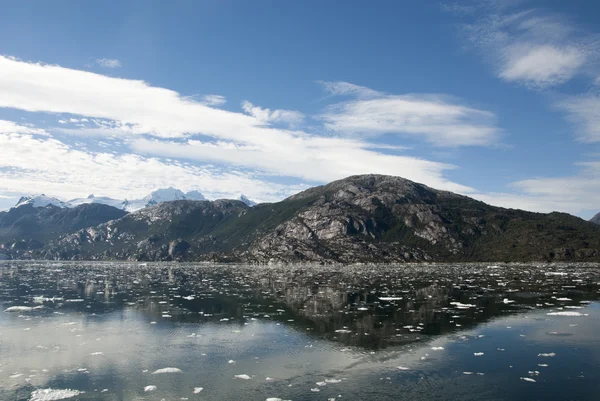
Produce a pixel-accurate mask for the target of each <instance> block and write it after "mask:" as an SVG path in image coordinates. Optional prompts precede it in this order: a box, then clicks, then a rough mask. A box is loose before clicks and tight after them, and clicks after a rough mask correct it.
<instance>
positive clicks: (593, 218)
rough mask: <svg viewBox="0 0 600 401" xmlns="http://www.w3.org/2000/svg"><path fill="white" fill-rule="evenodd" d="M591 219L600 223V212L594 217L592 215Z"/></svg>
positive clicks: (595, 222)
mask: <svg viewBox="0 0 600 401" xmlns="http://www.w3.org/2000/svg"><path fill="white" fill-rule="evenodd" d="M590 221H591V222H592V223H594V224H600V213H598V214H596V215H595V216H594V217H592V218H591V219H590Z"/></svg>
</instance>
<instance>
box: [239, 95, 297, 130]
mask: <svg viewBox="0 0 600 401" xmlns="http://www.w3.org/2000/svg"><path fill="white" fill-rule="evenodd" d="M242 109H243V110H244V111H245V112H246V113H248V114H250V115H251V116H253V117H255V118H256V119H257V120H258V121H260V122H261V123H262V124H270V123H285V124H289V125H292V126H294V125H298V124H300V123H301V122H302V121H303V120H304V114H302V113H300V112H299V111H296V110H271V109H263V108H261V107H259V106H255V105H253V104H252V103H250V102H249V101H247V100H245V101H243V102H242Z"/></svg>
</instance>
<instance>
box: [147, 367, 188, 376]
mask: <svg viewBox="0 0 600 401" xmlns="http://www.w3.org/2000/svg"><path fill="white" fill-rule="evenodd" d="M161 373H182V372H181V369H178V368H162V369H158V370H155V371H154V372H152V374H153V375H158V374H161Z"/></svg>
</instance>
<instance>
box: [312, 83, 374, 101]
mask: <svg viewBox="0 0 600 401" xmlns="http://www.w3.org/2000/svg"><path fill="white" fill-rule="evenodd" d="M317 83H318V84H319V85H321V86H322V87H323V90H324V91H325V92H327V93H329V94H330V95H333V96H346V95H352V96H357V97H367V98H368V97H380V96H382V95H383V93H382V92H378V91H376V90H373V89H370V88H367V87H365V86H360V85H355V84H351V83H349V82H344V81H337V82H328V81H317Z"/></svg>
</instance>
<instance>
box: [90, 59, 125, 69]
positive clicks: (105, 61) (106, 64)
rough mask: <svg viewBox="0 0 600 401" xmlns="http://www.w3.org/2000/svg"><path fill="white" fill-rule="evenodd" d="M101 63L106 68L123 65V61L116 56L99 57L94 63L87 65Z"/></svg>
mask: <svg viewBox="0 0 600 401" xmlns="http://www.w3.org/2000/svg"><path fill="white" fill-rule="evenodd" d="M93 65H99V66H100V67H104V68H119V67H122V65H121V62H120V61H119V60H117V59H114V58H97V59H95V60H94V61H93V62H92V63H89V64H87V65H86V66H87V67H91V66H93Z"/></svg>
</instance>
